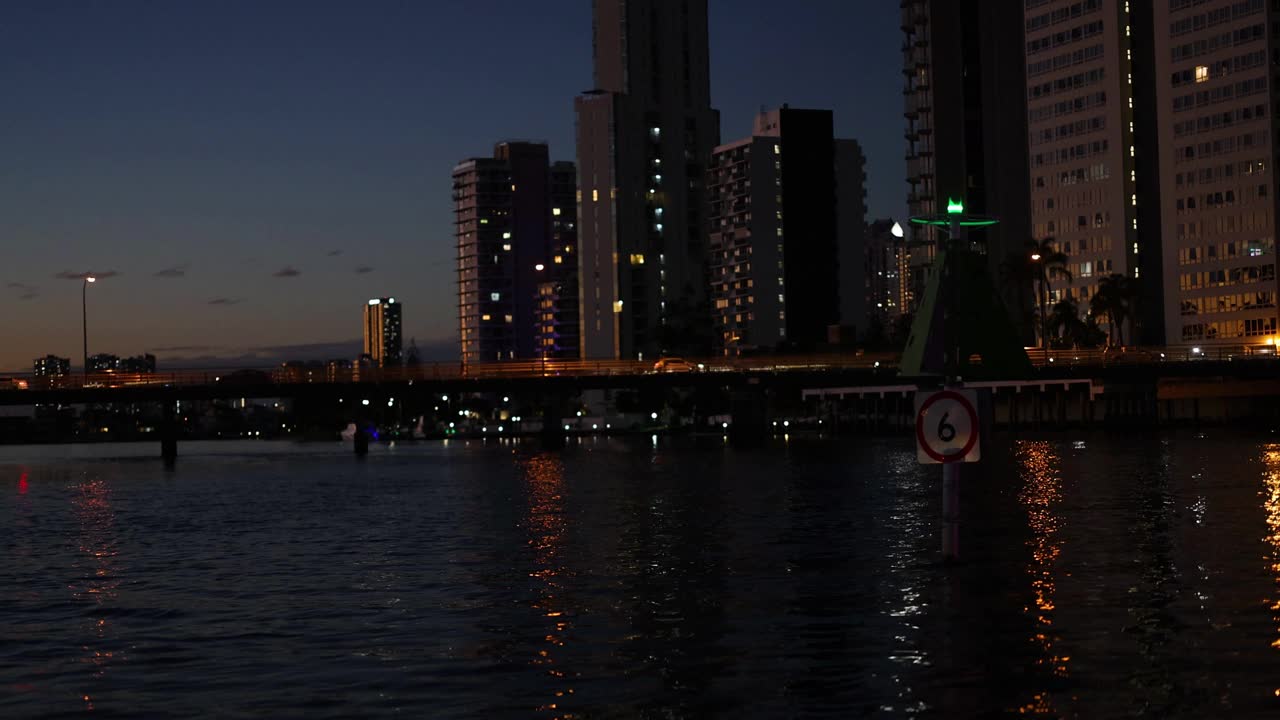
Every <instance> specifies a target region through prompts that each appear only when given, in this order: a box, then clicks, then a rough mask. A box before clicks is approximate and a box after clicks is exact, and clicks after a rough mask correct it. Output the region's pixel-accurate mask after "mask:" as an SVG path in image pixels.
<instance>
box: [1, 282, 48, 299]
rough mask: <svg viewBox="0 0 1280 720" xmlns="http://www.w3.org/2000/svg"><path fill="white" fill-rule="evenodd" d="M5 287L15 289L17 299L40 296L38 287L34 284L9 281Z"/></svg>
mask: <svg viewBox="0 0 1280 720" xmlns="http://www.w3.org/2000/svg"><path fill="white" fill-rule="evenodd" d="M5 287H7V288H9V289H10V290H17V291H18V299H19V300H34V299H36V298H38V297H40V288H38V287H36V286H35V285H28V284H26V283H20V282H11V283H7V284H6V285H5Z"/></svg>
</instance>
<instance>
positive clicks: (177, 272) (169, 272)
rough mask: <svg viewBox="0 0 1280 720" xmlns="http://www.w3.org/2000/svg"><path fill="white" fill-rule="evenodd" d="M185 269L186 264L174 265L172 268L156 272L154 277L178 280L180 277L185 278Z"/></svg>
mask: <svg viewBox="0 0 1280 720" xmlns="http://www.w3.org/2000/svg"><path fill="white" fill-rule="evenodd" d="M187 267H188V265H187V264H186V263H183V264H181V265H174V266H173V267H167V268H165V269H163V270H160V271H158V272H156V274H155V276H156V277H159V278H180V277H186V275H187Z"/></svg>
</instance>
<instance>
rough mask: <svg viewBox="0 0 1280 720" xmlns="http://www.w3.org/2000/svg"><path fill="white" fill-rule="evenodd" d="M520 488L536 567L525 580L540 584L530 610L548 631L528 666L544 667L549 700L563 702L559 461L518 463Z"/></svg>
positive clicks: (552, 704) (542, 458) (553, 707)
mask: <svg viewBox="0 0 1280 720" xmlns="http://www.w3.org/2000/svg"><path fill="white" fill-rule="evenodd" d="M521 464H522V466H523V470H524V474H525V482H526V485H527V490H528V499H529V514H528V517H527V519H526V522H525V526H526V528H527V529H528V531H529V539H528V541H527V544H528V546H529V548H530V549H531V550H532V551H533V563H534V565H535V566H536V569H535V570H534V572H531V573H529V577H531V578H534V579H537V580H540V581H541V582H542V586H543V587H542V592H541V593H540V595H539V597H538V600H537V602H535V603H534V605H533V607H534V609H537V610H541V611H542V614H543V617H545V618H546V619H547V620H548V629H547V632H546V633H545V635H544V636H543V641H544V642H545V643H546V644H547V646H548V647H545V648H542V649H540V650H538V653H537V655H536V656H535V657H534V658H533V659H531V660H530V663H531V664H533V665H535V666H540V667H545V668H546V671H547V677H549V678H552V681H551V688H550V690H549V692H550V693H551V695H552V698H563V697H564V696H565V695H566V694H570V695H571V694H573V688H571V687H568V683H570V682H572V679H571V678H570V677H569V674H567V673H565V672H564V671H563V670H560V669H558V668H556V667H554V666H555V665H556V658H555V650H556V648H561V647H564V644H565V640H566V635H567V631H568V630H569V629H570V628H571V627H572V624H571V623H570V622H569V621H568V619H567V618H566V617H565V608H563V607H561V606H560V594H561V590H562V589H563V587H562V585H561V582H560V579H561V578H562V577H563V576H564V575H565V568H564V566H563V565H562V564H561V562H560V553H561V551H562V549H563V547H564V542H565V537H564V536H565V529H566V526H567V522H566V521H565V516H564V496H563V495H562V493H563V491H564V466H563V464H562V463H561V461H560V458H559V457H557V456H554V455H537V456H533V457H530V458H528V459H526V460H524V461H522V463H521ZM537 711H538V712H540V713H549V714H550V715H551V717H553V718H560V719H563V718H571V717H573V715H571V714H569V713H564V712H563V711H562V710H561V709H560V706H559V702H557V701H556V700H552V701H549V702H547V703H545V704H543V705H540V706H538V708H537Z"/></svg>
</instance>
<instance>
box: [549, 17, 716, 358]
mask: <svg viewBox="0 0 1280 720" xmlns="http://www.w3.org/2000/svg"><path fill="white" fill-rule="evenodd" d="M592 28H593V34H594V38H593V43H592V48H593V62H594V68H595V85H594V89H593V90H592V91H590V92H588V93H586V94H584V95H581V96H579V97H578V98H577V99H576V101H575V104H574V106H575V111H576V115H577V144H578V171H579V175H578V179H579V181H578V192H579V196H578V198H579V205H578V226H579V227H578V234H579V248H580V249H579V254H578V257H579V279H580V287H581V298H582V299H581V322H582V324H581V355H582V357H584V358H610V359H612V358H637V357H640V356H641V355H645V356H648V357H652V356H654V355H656V354H658V353H659V352H661V351H664V350H665V351H678V352H687V351H693V352H696V351H698V350H700V349H702V348H704V347H705V348H709V347H710V341H711V338H710V337H709V334H710V333H709V332H707V331H705V330H704V329H702V328H704V326H705V324H706V323H705V319H706V317H707V316H708V315H709V313H710V311H709V309H708V308H707V233H708V222H707V214H706V213H707V207H708V205H707V193H706V186H705V174H706V168H707V163H708V161H709V160H710V156H711V150H712V148H713V147H715V146H716V145H717V144H718V142H719V128H720V118H719V114H718V113H717V112H716V111H715V110H714V109H712V107H711V82H710V75H711V73H710V53H709V49H708V39H707V36H708V24H707V2H706V0H685V1H683V2H668V1H667V0H596V1H595V2H594V4H593V22H592Z"/></svg>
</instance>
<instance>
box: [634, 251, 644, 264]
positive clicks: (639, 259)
mask: <svg viewBox="0 0 1280 720" xmlns="http://www.w3.org/2000/svg"><path fill="white" fill-rule="evenodd" d="M631 264H632V265H643V264H644V255H643V254H642V253H634V254H633V255H632V256H631Z"/></svg>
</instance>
